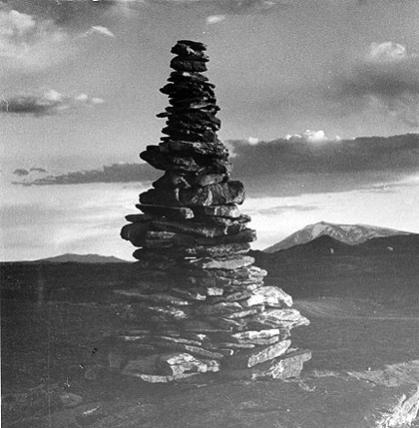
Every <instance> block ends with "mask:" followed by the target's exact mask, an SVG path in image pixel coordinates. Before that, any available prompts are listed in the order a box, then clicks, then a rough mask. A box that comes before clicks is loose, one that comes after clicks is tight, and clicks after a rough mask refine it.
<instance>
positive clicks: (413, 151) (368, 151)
mask: <svg viewBox="0 0 419 428" xmlns="http://www.w3.org/2000/svg"><path fill="white" fill-rule="evenodd" d="M324 142H325V144H321V145H313V144H311V141H310V140H309V139H304V138H301V139H299V140H298V141H295V140H294V139H293V138H280V139H277V140H272V141H261V142H260V143H258V144H249V143H248V142H247V141H245V140H243V141H232V142H231V143H230V144H232V146H233V149H234V153H235V158H234V168H235V170H237V171H240V172H241V173H242V174H243V173H245V174H246V175H263V174H271V173H272V172H276V173H279V174H281V173H284V174H285V173H286V174H290V173H301V174H303V173H323V174H329V173H356V172H358V171H384V172H389V173H390V172H391V171H414V170H418V169H419V134H406V135H398V136H393V137H358V138H355V139H352V140H324Z"/></svg>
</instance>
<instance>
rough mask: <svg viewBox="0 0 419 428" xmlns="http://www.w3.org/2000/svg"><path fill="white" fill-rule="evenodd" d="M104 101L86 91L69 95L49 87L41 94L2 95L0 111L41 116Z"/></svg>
mask: <svg viewBox="0 0 419 428" xmlns="http://www.w3.org/2000/svg"><path fill="white" fill-rule="evenodd" d="M103 102H104V100H102V99H101V98H95V97H93V98H91V97H89V96H88V95H86V94H84V93H82V94H78V95H75V96H67V95H63V94H61V93H59V92H57V91H55V90H54V89H48V90H46V91H44V92H43V93H41V94H35V95H32V94H31V95H17V96H11V97H5V96H3V97H0V113H4V114H18V115H25V114H31V115H34V116H38V117H39V116H46V115H52V114H56V113H59V112H60V111H63V110H68V109H72V108H77V107H81V106H88V105H96V104H101V103H103Z"/></svg>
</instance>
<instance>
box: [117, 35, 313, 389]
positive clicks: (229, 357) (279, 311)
mask: <svg viewBox="0 0 419 428" xmlns="http://www.w3.org/2000/svg"><path fill="white" fill-rule="evenodd" d="M205 49H206V48H205V46H204V45H203V44H201V43H197V42H192V41H188V40H181V41H179V42H178V43H177V44H176V45H175V46H174V47H173V48H172V51H171V52H172V53H174V54H176V56H175V57H174V58H173V59H172V61H171V67H172V68H173V69H174V70H175V71H173V72H172V73H171V74H170V77H169V79H168V81H169V83H168V84H167V85H166V86H164V87H163V88H162V89H161V92H163V93H164V94H168V96H169V102H170V106H169V107H167V108H166V111H165V112H164V113H162V114H159V115H158V117H165V118H167V123H166V124H167V126H166V127H165V128H164V129H163V133H164V134H165V136H164V137H163V138H162V139H161V143H160V144H159V145H157V146H148V147H147V148H146V150H145V151H144V152H142V153H141V155H140V156H141V158H142V159H143V160H145V161H147V162H148V163H149V164H150V165H152V166H153V167H155V168H157V169H160V170H163V171H164V174H163V176H162V177H161V178H159V179H158V180H157V181H155V182H154V183H153V188H152V189H150V190H148V191H146V192H144V193H142V194H140V204H138V205H137V207H138V208H139V210H140V211H141V212H142V214H132V215H128V216H126V219H127V221H128V222H130V223H129V224H127V225H126V226H124V227H123V229H122V231H121V236H122V238H124V239H126V240H129V241H130V242H131V243H132V244H133V245H134V246H136V247H139V248H138V249H137V250H136V251H135V252H134V254H133V255H134V257H135V258H136V259H137V260H138V266H139V267H140V268H141V271H140V272H141V278H139V279H138V283H136V284H135V288H133V289H125V290H116V293H118V295H119V296H124V297H125V298H126V299H128V301H129V304H130V310H131V311H132V313H131V318H132V319H134V320H135V321H138V322H139V323H140V325H141V329H139V330H134V331H132V330H131V331H126V332H122V333H121V334H120V336H119V339H120V340H121V341H122V342H123V341H125V342H126V343H127V349H128V348H129V347H131V348H130V349H131V351H129V350H127V355H132V357H131V359H130V358H126V361H125V365H124V366H123V367H122V369H123V373H125V374H129V375H134V376H138V377H140V378H142V379H144V380H147V381H150V382H166V381H169V380H173V379H179V378H182V377H185V376H189V375H191V374H195V373H199V372H206V371H218V370H220V369H222V370H224V371H225V373H228V374H230V375H232V376H240V377H247V378H250V379H255V378H258V377H271V378H286V377H290V376H297V375H298V374H299V372H300V371H301V369H302V365H303V362H304V361H306V360H308V359H309V358H310V353H309V352H307V351H304V352H303V351H298V350H296V349H295V348H293V347H292V346H291V341H290V339H289V337H290V331H291V329H292V328H294V327H296V326H299V325H307V324H308V323H309V321H308V320H307V319H306V318H305V317H303V316H302V315H301V314H300V313H299V312H298V311H297V310H296V309H293V308H291V306H292V299H291V297H290V296H289V295H288V294H286V293H285V292H284V291H283V290H281V289H280V288H277V287H272V286H269V287H268V286H264V277H265V276H266V274H267V272H266V271H264V270H263V269H260V268H258V267H256V266H254V265H253V263H254V261H255V260H254V258H252V257H250V256H249V255H247V252H248V251H249V249H250V242H251V241H253V240H254V239H255V238H256V235H255V231H254V230H252V229H250V228H249V227H248V223H249V221H250V217H249V216H247V215H243V214H241V213H240V212H239V209H238V207H237V205H239V204H241V203H242V202H243V201H244V197H245V194H244V187H243V184H242V183H241V182H240V181H233V180H230V170H231V165H230V162H229V153H228V150H227V148H226V147H225V146H224V144H223V143H222V142H221V141H220V140H219V139H218V138H217V131H218V130H219V128H220V125H221V123H220V120H219V119H217V118H216V116H215V115H216V113H217V111H218V110H219V107H218V106H217V104H216V99H215V94H214V85H213V84H211V83H209V82H208V79H207V78H206V77H205V76H203V75H202V74H201V72H203V71H205V70H206V62H207V61H208V57H207V56H206V55H205V53H204V52H205ZM135 353H137V354H138V353H142V355H143V356H142V357H139V356H138V355H136V356H135V355H134V354H135Z"/></svg>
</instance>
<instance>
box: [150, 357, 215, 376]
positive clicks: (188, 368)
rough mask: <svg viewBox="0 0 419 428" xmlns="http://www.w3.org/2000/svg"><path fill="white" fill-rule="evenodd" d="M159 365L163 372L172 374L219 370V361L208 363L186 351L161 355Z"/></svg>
mask: <svg viewBox="0 0 419 428" xmlns="http://www.w3.org/2000/svg"><path fill="white" fill-rule="evenodd" d="M157 365H158V367H159V369H160V370H161V372H162V373H163V374H166V375H171V376H177V375H180V374H183V373H206V372H207V371H218V370H219V362H218V361H216V360H212V361H211V363H210V364H207V362H206V361H202V360H199V359H197V358H195V357H194V356H192V355H191V354H188V353H186V352H176V353H171V354H163V355H160V357H159V359H158V362H157Z"/></svg>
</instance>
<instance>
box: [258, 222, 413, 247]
mask: <svg viewBox="0 0 419 428" xmlns="http://www.w3.org/2000/svg"><path fill="white" fill-rule="evenodd" d="M411 234H412V233H411V232H406V231H400V230H396V229H390V228H385V227H379V226H371V225H366V224H338V223H329V222H326V221H320V222H318V223H314V224H309V225H307V226H305V227H304V228H302V229H300V230H298V231H296V232H294V233H293V234H291V235H289V236H288V237H286V238H285V239H283V240H282V241H279V242H277V243H276V244H273V245H271V246H269V247H267V248H265V249H264V250H263V251H264V252H266V253H275V252H277V251H280V250H286V249H289V248H291V247H294V246H296V245H301V244H306V243H308V242H310V241H313V240H314V239H316V238H319V237H320V236H330V237H332V238H334V239H336V240H337V241H340V242H342V243H344V244H346V245H359V244H362V243H364V242H367V241H369V240H370V239H373V238H382V237H389V236H395V235H411Z"/></svg>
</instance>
